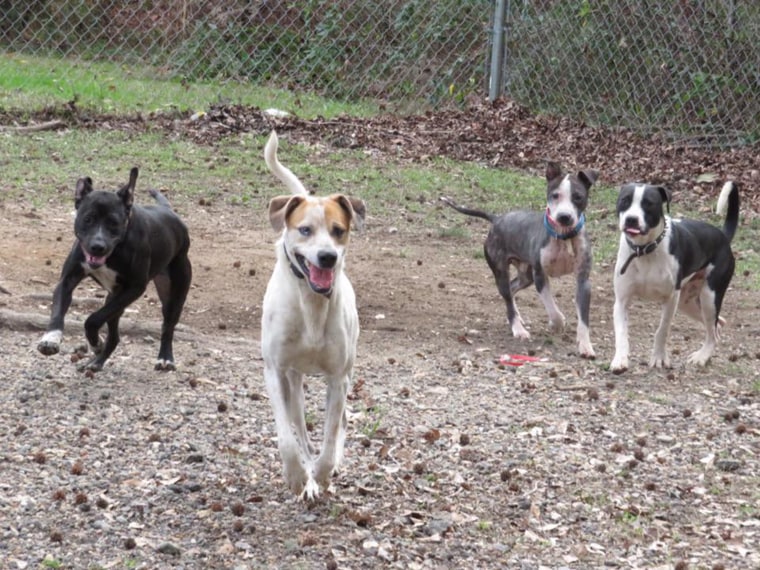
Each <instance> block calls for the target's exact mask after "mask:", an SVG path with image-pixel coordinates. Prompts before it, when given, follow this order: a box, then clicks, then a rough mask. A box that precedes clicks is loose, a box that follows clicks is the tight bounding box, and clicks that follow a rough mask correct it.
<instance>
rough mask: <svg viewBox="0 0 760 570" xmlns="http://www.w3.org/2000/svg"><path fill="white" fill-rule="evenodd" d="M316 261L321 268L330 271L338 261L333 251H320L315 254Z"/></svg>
mask: <svg viewBox="0 0 760 570" xmlns="http://www.w3.org/2000/svg"><path fill="white" fill-rule="evenodd" d="M317 260H318V261H319V266H320V267H321V268H323V269H330V268H332V267H335V263H336V262H337V261H338V254H337V253H335V252H334V251H320V252H319V253H318V254H317Z"/></svg>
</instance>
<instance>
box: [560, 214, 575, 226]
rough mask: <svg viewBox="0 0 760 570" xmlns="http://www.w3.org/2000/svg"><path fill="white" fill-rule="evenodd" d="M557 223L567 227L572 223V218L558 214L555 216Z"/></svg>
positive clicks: (568, 215)
mask: <svg viewBox="0 0 760 570" xmlns="http://www.w3.org/2000/svg"><path fill="white" fill-rule="evenodd" d="M557 223H558V224H559V225H560V226H565V227H567V226H569V225H571V224H572V223H573V217H572V216H571V215H570V214H560V215H559V216H557Z"/></svg>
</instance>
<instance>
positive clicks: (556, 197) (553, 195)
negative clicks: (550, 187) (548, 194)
mask: <svg viewBox="0 0 760 570" xmlns="http://www.w3.org/2000/svg"><path fill="white" fill-rule="evenodd" d="M552 200H555V201H556V200H559V192H552Z"/></svg>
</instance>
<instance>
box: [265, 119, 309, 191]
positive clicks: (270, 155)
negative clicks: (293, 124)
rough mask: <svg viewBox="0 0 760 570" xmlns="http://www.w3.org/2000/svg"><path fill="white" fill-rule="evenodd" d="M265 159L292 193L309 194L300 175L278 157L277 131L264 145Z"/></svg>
mask: <svg viewBox="0 0 760 570" xmlns="http://www.w3.org/2000/svg"><path fill="white" fill-rule="evenodd" d="M264 160H266V163H267V166H268V167H269V170H270V172H271V173H272V174H274V175H275V176H276V177H277V178H279V179H280V180H281V181H282V183H283V184H285V186H287V188H288V190H290V193H291V194H308V192H307V191H306V188H305V187H304V185H303V184H301V181H300V180H299V179H298V177H297V176H296V175H295V174H293V173H292V172H291V171H290V169H289V168H287V167H285V166H283V165H282V163H281V162H280V161H279V160H278V159H277V133H276V132H275V131H272V134H271V135H269V140H268V141H267V144H266V146H265V147H264Z"/></svg>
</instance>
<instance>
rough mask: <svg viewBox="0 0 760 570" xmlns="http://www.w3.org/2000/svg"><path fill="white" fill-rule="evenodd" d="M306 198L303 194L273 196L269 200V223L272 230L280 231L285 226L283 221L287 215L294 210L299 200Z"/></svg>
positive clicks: (299, 202)
mask: <svg viewBox="0 0 760 570" xmlns="http://www.w3.org/2000/svg"><path fill="white" fill-rule="evenodd" d="M305 199H306V197H305V196H301V195H298V196H275V197H274V198H272V199H271V200H270V201H269V223H270V224H272V228H274V231H276V232H281V231H282V229H283V228H284V227H285V221H286V220H287V219H288V216H290V214H291V213H292V212H293V210H295V209H296V208H297V207H298V206H299V205H300V204H301V202H303V201H304V200H305Z"/></svg>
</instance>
